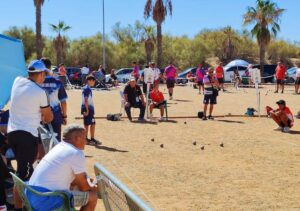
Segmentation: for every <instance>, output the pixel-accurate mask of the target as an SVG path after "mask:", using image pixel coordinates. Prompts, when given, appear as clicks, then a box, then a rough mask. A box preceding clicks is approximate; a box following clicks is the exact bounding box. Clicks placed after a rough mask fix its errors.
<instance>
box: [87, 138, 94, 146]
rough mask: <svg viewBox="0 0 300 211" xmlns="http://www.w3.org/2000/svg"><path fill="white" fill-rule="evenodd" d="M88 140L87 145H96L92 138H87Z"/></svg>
mask: <svg viewBox="0 0 300 211" xmlns="http://www.w3.org/2000/svg"><path fill="white" fill-rule="evenodd" d="M86 142H87V143H86V144H87V145H94V142H92V140H91V139H88V138H87V139H86Z"/></svg>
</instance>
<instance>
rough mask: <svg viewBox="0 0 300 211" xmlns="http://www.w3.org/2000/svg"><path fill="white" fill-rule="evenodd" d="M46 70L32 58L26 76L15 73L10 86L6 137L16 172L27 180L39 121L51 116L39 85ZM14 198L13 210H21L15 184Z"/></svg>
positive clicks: (43, 78) (49, 108) (33, 154)
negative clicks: (13, 156)
mask: <svg viewBox="0 0 300 211" xmlns="http://www.w3.org/2000/svg"><path fill="white" fill-rule="evenodd" d="M47 71H49V70H48V69H47V68H46V66H45V65H44V63H43V62H42V61H40V60H34V61H32V62H31V63H30V64H29V66H28V78H24V77H17V78H16V79H15V81H14V84H13V87H12V90H11V99H10V109H9V110H10V117H9V121H8V126H7V132H8V134H7V137H8V142H9V144H10V145H11V147H12V149H13V152H14V154H15V158H16V160H17V175H18V176H19V177H20V178H21V179H22V180H23V181H27V180H29V178H30V177H31V174H32V172H33V166H32V165H33V163H34V161H35V160H36V158H37V153H38V144H39V142H40V139H39V136H38V127H39V125H40V122H41V121H43V122H44V123H50V122H51V121H52V119H53V113H52V110H51V107H50V105H49V99H48V96H47V93H46V92H45V90H43V88H42V87H41V86H40V85H41V84H42V83H43V82H44V80H45V75H46V72H47ZM14 200H15V210H22V202H21V200H20V199H19V196H18V194H17V191H16V189H15V188H14Z"/></svg>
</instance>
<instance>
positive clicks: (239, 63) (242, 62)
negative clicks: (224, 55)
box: [226, 59, 249, 67]
mask: <svg viewBox="0 0 300 211" xmlns="http://www.w3.org/2000/svg"><path fill="white" fill-rule="evenodd" d="M248 65H249V62H246V61H245V60H241V59H236V60H233V61H231V62H229V63H228V64H227V65H226V66H228V67H232V66H244V67H247V66H248Z"/></svg>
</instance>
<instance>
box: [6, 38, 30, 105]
mask: <svg viewBox="0 0 300 211" xmlns="http://www.w3.org/2000/svg"><path fill="white" fill-rule="evenodd" d="M26 69H27V68H26V64H25V57H24V50H23V43H22V41H20V40H17V39H14V38H11V37H7V36H5V35H2V34H0V109H2V108H3V107H4V106H5V105H6V103H7V102H8V101H9V98H10V92H11V87H12V85H13V82H14V80H15V78H16V77H17V76H26V75H27V70H26Z"/></svg>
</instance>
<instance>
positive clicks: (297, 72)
mask: <svg viewBox="0 0 300 211" xmlns="http://www.w3.org/2000/svg"><path fill="white" fill-rule="evenodd" d="M296 78H300V68H297V69H296Z"/></svg>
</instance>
